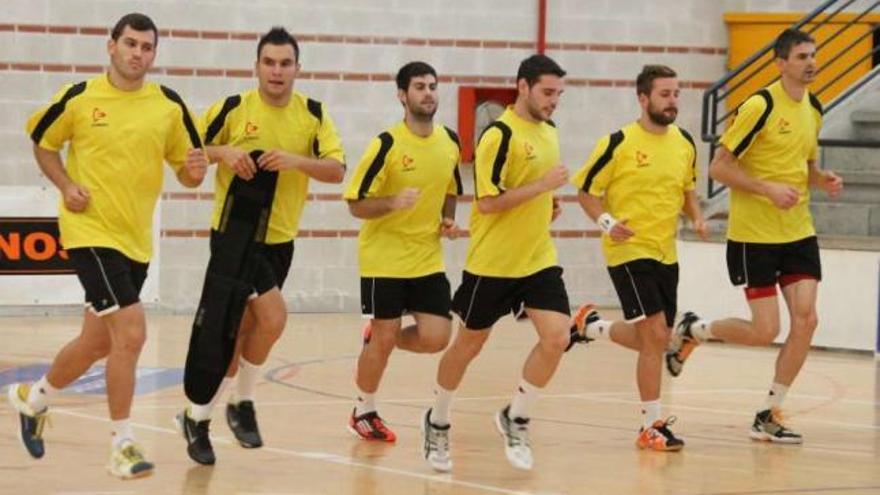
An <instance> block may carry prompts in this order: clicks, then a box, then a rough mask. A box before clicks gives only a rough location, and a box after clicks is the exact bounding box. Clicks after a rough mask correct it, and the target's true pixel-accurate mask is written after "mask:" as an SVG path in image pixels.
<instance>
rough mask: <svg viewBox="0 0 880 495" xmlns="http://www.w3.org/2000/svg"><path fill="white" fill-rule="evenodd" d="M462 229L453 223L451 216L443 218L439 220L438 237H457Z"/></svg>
mask: <svg viewBox="0 0 880 495" xmlns="http://www.w3.org/2000/svg"><path fill="white" fill-rule="evenodd" d="M461 234H462V230H461V228H460V227H459V226H458V224H456V223H455V220H453V219H451V218H444V219H443V220H442V221H441V222H440V237H445V238H447V239H457V238H458V237H459V236H461Z"/></svg>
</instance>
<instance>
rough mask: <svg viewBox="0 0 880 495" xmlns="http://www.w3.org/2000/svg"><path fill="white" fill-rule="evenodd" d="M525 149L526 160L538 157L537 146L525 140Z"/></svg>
mask: <svg viewBox="0 0 880 495" xmlns="http://www.w3.org/2000/svg"><path fill="white" fill-rule="evenodd" d="M523 149H524V150H525V152H526V160H534V159H535V158H537V157H538V155H536V154H535V147H534V146H532V143H530V142H528V141H525V142H524V143H523Z"/></svg>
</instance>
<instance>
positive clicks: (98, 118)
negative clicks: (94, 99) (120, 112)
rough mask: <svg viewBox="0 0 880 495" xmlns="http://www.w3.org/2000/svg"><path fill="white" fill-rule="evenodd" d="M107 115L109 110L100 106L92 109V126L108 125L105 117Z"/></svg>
mask: <svg viewBox="0 0 880 495" xmlns="http://www.w3.org/2000/svg"><path fill="white" fill-rule="evenodd" d="M106 117H107V112H105V111H103V110H101V109H100V108H98V107H95V108H93V109H92V127H107V122H105V121H104V119H105V118H106Z"/></svg>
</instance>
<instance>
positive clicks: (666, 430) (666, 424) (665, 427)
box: [654, 416, 678, 438]
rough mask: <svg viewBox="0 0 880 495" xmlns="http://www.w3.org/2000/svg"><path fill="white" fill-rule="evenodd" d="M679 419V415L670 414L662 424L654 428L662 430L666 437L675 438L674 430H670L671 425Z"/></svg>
mask: <svg viewBox="0 0 880 495" xmlns="http://www.w3.org/2000/svg"><path fill="white" fill-rule="evenodd" d="M677 420H678V418H677V417H675V416H669V417H668V418H666V419H665V420H664V421H663V423H662V424H660V425H659V426H654V429H655V430H657V431H658V432H660V433H661V434H662V435H663V436H664V437H666V438H675V435H673V434H672V432H671V431H669V426H672V425H673V424H675V422H676V421H677Z"/></svg>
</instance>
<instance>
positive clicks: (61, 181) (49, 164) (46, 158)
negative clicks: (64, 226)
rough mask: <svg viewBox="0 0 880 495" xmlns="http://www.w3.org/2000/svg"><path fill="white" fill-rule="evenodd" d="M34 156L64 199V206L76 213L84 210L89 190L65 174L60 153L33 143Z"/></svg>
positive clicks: (87, 202)
mask: <svg viewBox="0 0 880 495" xmlns="http://www.w3.org/2000/svg"><path fill="white" fill-rule="evenodd" d="M34 158H35V159H36V160H37V165H39V166H40V170H41V171H42V172H43V175H45V176H46V177H48V178H49V180H50V181H52V184H55V187H57V188H58V191H59V192H60V193H61V197H62V198H63V199H64V206H65V207H66V208H67V209H68V210H70V211H72V212H76V213H79V212H81V211H83V210H85V209H86V207H87V206H88V204H89V191H88V189H86V188H85V187H84V186H81V185H79V184H77V183H75V182H73V180H72V179H71V178H70V176H69V175H67V170H65V169H64V163H63V162H62V161H61V153H59V152H57V151H52V150H47V149H46V148H41V147H40V146H38V145H36V144H35V145H34Z"/></svg>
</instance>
